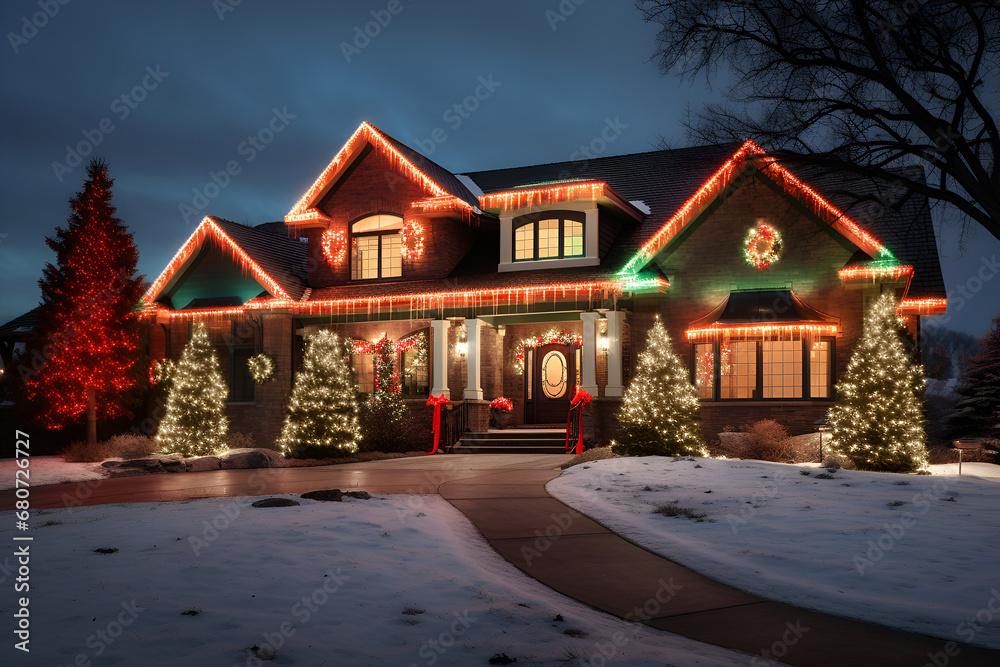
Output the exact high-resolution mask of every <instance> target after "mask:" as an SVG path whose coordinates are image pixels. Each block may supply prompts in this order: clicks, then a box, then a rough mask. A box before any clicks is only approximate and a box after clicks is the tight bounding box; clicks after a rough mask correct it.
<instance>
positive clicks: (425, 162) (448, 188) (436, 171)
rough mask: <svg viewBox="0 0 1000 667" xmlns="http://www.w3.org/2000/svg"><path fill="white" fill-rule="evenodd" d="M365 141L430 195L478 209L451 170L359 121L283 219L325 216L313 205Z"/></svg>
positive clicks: (307, 218) (471, 195)
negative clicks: (345, 141)
mask: <svg viewBox="0 0 1000 667" xmlns="http://www.w3.org/2000/svg"><path fill="white" fill-rule="evenodd" d="M369 144H370V145H371V146H372V148H373V149H374V150H376V151H378V152H380V153H382V154H383V155H385V156H386V157H387V158H388V160H389V161H390V163H392V164H393V165H394V166H395V167H396V168H397V169H398V170H399V171H400V172H401V173H402V174H403V175H405V176H406V177H407V178H409V179H411V180H412V181H414V182H416V183H419V184H420V185H421V186H422V187H423V188H424V189H425V190H427V192H428V194H430V195H431V196H432V197H441V198H448V199H450V200H454V201H455V202H456V203H459V204H460V205H461V206H464V207H465V208H467V209H470V210H475V211H476V212H477V213H478V212H479V199H478V198H477V197H476V196H475V195H474V194H472V193H471V192H470V191H469V189H468V188H467V187H466V186H465V185H464V184H463V183H462V182H461V181H460V180H459V179H458V178H457V177H456V176H455V175H454V174H452V173H451V172H450V171H448V170H447V169H445V168H444V167H442V166H441V165H439V164H437V163H436V162H434V161H432V160H430V159H429V158H427V157H425V156H423V155H421V154H420V153H418V152H417V151H415V150H413V149H412V148H410V147H409V146H406V145H405V144H403V143H401V142H400V141H397V140H396V139H394V138H392V137H390V136H389V135H388V134H385V133H384V132H382V131H381V130H379V129H378V128H376V127H375V126H374V125H371V124H370V123H368V122H367V121H366V122H363V123H361V125H360V126H359V127H358V129H357V130H355V132H354V134H352V135H351V138H350V139H348V140H347V143H346V144H344V146H343V148H341V149H340V150H339V151H338V152H337V154H336V155H335V156H334V157H333V160H331V161H330V164H328V165H327V166H326V169H324V170H323V171H322V172H321V173H320V175H319V177H318V178H317V179H316V180H315V182H313V184H312V186H310V188H309V189H308V190H306V191H305V193H304V194H303V195H302V197H300V198H299V201H298V202H296V203H295V206H293V207H292V209H291V210H290V211H289V212H288V213H287V214H286V215H285V222H286V223H290V224H294V223H297V222H305V221H309V220H323V219H324V218H325V216H324V215H323V214H322V213H321V212H320V211H318V210H317V209H316V205H317V204H318V203H319V202H320V200H321V199H322V198H323V196H324V195H325V194H326V192H327V191H328V190H329V189H330V188H331V186H333V185H334V183H336V182H337V180H338V179H339V178H340V177H341V175H343V173H344V172H345V170H347V169H348V168H349V167H350V165H351V164H352V163H353V162H354V161H355V160H356V159H357V158H358V157H359V156H360V155H361V154H362V152H363V149H364V147H365V146H366V145H369Z"/></svg>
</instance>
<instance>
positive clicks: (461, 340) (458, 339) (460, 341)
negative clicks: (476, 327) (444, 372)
mask: <svg viewBox="0 0 1000 667" xmlns="http://www.w3.org/2000/svg"><path fill="white" fill-rule="evenodd" d="M467 336H468V330H467V329H466V328H465V323H464V322H463V323H462V324H459V325H458V326H457V327H455V354H457V355H459V356H461V357H464V356H465V355H466V353H467V352H468V351H469V343H468V337H467Z"/></svg>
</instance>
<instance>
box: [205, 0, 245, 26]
mask: <svg viewBox="0 0 1000 667" xmlns="http://www.w3.org/2000/svg"><path fill="white" fill-rule="evenodd" d="M242 4H243V0H212V9H214V10H215V15H216V16H218V17H219V23H222V22H223V21H225V20H226V14H229V13H230V12H235V11H236V8H237V7H239V6H240V5H242Z"/></svg>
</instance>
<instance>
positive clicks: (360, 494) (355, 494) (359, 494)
mask: <svg viewBox="0 0 1000 667" xmlns="http://www.w3.org/2000/svg"><path fill="white" fill-rule="evenodd" d="M344 495H345V496H349V497H351V498H357V499H358V500H370V499H371V497H372V494H370V493H368V492H367V491H344Z"/></svg>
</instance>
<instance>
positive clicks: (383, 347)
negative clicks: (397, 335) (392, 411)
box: [354, 331, 427, 393]
mask: <svg viewBox="0 0 1000 667" xmlns="http://www.w3.org/2000/svg"><path fill="white" fill-rule="evenodd" d="M412 349H416V350H417V355H416V359H414V360H413V363H412V364H411V365H410V368H405V369H403V372H404V374H411V373H412V372H414V368H415V367H416V366H417V365H418V363H420V361H422V360H423V361H426V359H427V334H425V333H424V332H422V331H421V332H419V333H415V334H412V335H410V336H407V337H406V338H401V339H399V340H398V341H396V342H393V341H392V340H390V339H389V338H388V337H386V336H382V338H380V339H379V340H377V341H376V342H374V343H371V342H369V341H366V340H356V341H354V353H355V354H372V355H375V391H376V392H390V393H396V392H398V391H399V390H400V387H399V374H398V373H396V370H395V356H396V354H399V353H402V352H406V351H407V350H412Z"/></svg>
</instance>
